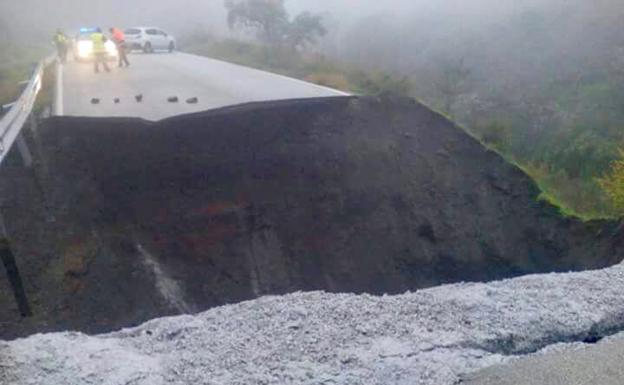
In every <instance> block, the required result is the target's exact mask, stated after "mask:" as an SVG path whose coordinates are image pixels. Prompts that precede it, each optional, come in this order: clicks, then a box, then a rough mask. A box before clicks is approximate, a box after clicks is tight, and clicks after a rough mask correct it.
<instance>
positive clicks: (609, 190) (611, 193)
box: [598, 150, 624, 215]
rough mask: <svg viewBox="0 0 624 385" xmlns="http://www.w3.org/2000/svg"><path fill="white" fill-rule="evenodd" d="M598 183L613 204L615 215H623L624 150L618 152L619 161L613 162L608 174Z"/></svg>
mask: <svg viewBox="0 0 624 385" xmlns="http://www.w3.org/2000/svg"><path fill="white" fill-rule="evenodd" d="M598 183H599V184H600V187H602V189H603V191H604V192H605V194H607V196H608V197H609V199H610V200H611V202H612V203H613V207H614V208H615V210H616V213H617V215H624V150H620V159H618V160H615V161H613V163H612V164H611V170H610V172H609V173H608V174H607V175H606V176H604V177H602V178H600V179H599V180H598Z"/></svg>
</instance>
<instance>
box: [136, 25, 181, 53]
mask: <svg viewBox="0 0 624 385" xmlns="http://www.w3.org/2000/svg"><path fill="white" fill-rule="evenodd" d="M124 34H125V35H126V44H127V46H128V49H129V50H142V51H143V52H145V53H152V52H154V51H157V50H167V51H169V52H173V51H174V50H175V49H176V39H175V38H174V37H173V36H171V35H170V34H168V33H167V32H165V31H163V30H162V29H160V28H155V27H133V28H128V29H126V30H125V31H124Z"/></svg>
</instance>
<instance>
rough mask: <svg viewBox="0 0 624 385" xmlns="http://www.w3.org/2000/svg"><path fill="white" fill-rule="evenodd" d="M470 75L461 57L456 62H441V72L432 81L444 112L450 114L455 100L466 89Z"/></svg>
mask: <svg viewBox="0 0 624 385" xmlns="http://www.w3.org/2000/svg"><path fill="white" fill-rule="evenodd" d="M470 75H471V71H470V69H469V68H468V67H466V64H465V63H464V59H463V58H462V59H460V60H459V61H457V62H454V61H452V60H447V61H446V62H444V63H443V64H442V73H441V74H440V76H439V77H438V78H437V79H436V80H435V81H434V82H435V86H436V89H437V92H438V93H439V94H440V97H441V99H442V103H443V106H444V107H443V108H444V112H445V113H447V114H449V115H452V112H453V111H452V109H453V106H454V105H455V102H456V101H457V99H458V98H459V96H460V95H461V94H462V93H464V92H465V91H466V85H467V84H466V83H467V81H468V79H469V78H470Z"/></svg>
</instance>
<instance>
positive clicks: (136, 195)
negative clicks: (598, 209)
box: [0, 97, 623, 338]
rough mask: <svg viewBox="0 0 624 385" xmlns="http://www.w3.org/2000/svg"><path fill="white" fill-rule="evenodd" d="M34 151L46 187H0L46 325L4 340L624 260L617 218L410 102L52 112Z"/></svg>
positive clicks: (21, 326)
mask: <svg viewBox="0 0 624 385" xmlns="http://www.w3.org/2000/svg"><path fill="white" fill-rule="evenodd" d="M29 140H30V141H31V142H33V147H34V148H36V149H37V151H36V153H37V157H38V159H39V160H38V162H37V163H36V168H35V170H34V172H33V173H32V174H33V175H34V176H36V178H34V177H33V178H34V179H36V180H37V181H36V182H33V181H32V180H30V179H28V178H27V177H25V178H22V179H20V183H15V182H14V183H12V184H11V185H9V186H6V187H3V188H5V189H8V190H10V191H13V193H12V194H10V197H12V198H10V199H13V200H9V202H7V204H6V205H5V206H6V209H5V210H4V213H3V214H4V215H5V218H6V219H7V227H8V229H9V232H10V233H11V235H12V237H13V241H14V244H15V251H16V254H17V260H18V263H19V264H20V269H21V271H22V272H23V276H24V278H25V282H26V283H27V284H26V291H27V294H28V296H29V298H31V299H32V302H33V303H34V304H35V305H34V309H33V312H34V313H35V317H33V319H32V320H31V321H29V322H27V323H19V322H17V321H14V320H0V321H3V322H4V324H6V325H9V326H8V327H7V328H6V330H7V331H6V332H5V333H6V334H7V335H20V334H24V333H27V332H33V331H44V330H49V329H52V330H58V329H61V328H70V329H74V330H82V331H87V332H102V331H107V330H112V329H116V328H120V327H124V326H129V325H135V324H137V323H139V322H142V321H145V320H147V319H150V318H155V317H159V316H163V315H168V314H176V313H180V312H188V311H198V310H204V309H207V308H210V307H213V306H218V305H223V304H228V303H234V302H239V301H243V300H247V299H252V298H256V297H258V296H262V295H269V294H283V293H290V292H295V291H300V290H301V291H310V290H326V291H330V292H355V293H372V294H384V293H389V294H395V293H402V292H405V291H408V290H416V289H419V288H424V287H430V286H435V285H439V284H443V283H450V282H458V281H487V280H494V279H501V278H506V277H513V276H518V275H523V274H529V273H540V272H551V271H570V270H583V269H589V268H600V267H605V266H609V265H612V264H614V263H617V262H619V261H620V260H622V257H623V256H622V251H621V250H623V248H621V247H619V246H621V242H622V235H621V231H619V230H618V226H617V224H616V223H611V222H606V221H605V222H592V223H584V222H582V221H579V220H575V219H572V218H567V217H562V216H561V215H560V214H559V212H558V210H557V209H556V208H554V207H552V206H550V205H549V204H547V203H545V202H542V201H540V200H538V199H537V198H538V196H539V194H540V191H539V189H538V187H537V186H536V184H535V183H534V182H533V181H532V180H531V179H530V178H529V177H528V176H527V175H525V174H524V173H523V172H522V171H521V170H520V169H518V168H517V167H516V166H514V165H512V164H509V163H507V162H506V161H505V160H504V159H503V158H502V157H500V156H499V155H498V154H497V153H495V152H493V151H490V150H488V149H487V148H485V147H484V146H482V145H481V144H480V143H479V142H478V141H476V140H475V139H474V138H473V137H471V136H470V135H468V134H466V133H465V132H464V131H463V130H462V129H461V128H459V127H458V126H456V125H454V124H453V123H452V122H450V121H448V120H447V119H446V118H444V117H442V116H441V115H439V114H437V113H435V112H433V111H431V110H430V109H428V108H426V107H424V106H422V105H420V104H418V103H417V102H415V101H413V100H406V99H392V98H390V99H377V98H364V97H339V98H321V99H302V100H287V101H275V102H263V103H252V104H246V105H240V106H234V107H228V108H224V109H219V110H213V111H207V112H203V113H197V114H191V115H185V116H180V117H175V118H170V119H167V120H163V121H160V122H147V121H143V120H139V119H120V118H115V119H112V118H111V119H108V118H106V119H104V118H75V117H57V118H51V119H48V120H47V121H45V122H44V124H43V125H42V126H41V127H40V129H39V131H38V132H37V135H33V137H31V138H30V139H29ZM24 213H28V215H24ZM49 216H52V217H53V218H54V220H53V221H42V220H37V218H42V217H49ZM42 250H45V251H46V252H42ZM0 299H1V297H0ZM11 306H13V305H11V304H10V301H8V300H7V301H3V302H0V310H2V311H0V314H6V313H7V312H9V311H10V309H11ZM54 309H62V311H54ZM5 310H6V311H5ZM1 337H2V336H0V338H1Z"/></svg>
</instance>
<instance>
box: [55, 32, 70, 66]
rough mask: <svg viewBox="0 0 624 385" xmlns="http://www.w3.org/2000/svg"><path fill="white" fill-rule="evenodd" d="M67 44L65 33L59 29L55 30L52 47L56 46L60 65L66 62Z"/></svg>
mask: <svg viewBox="0 0 624 385" xmlns="http://www.w3.org/2000/svg"><path fill="white" fill-rule="evenodd" d="M67 43H68V41H67V36H65V33H63V31H62V30H61V29H60V28H59V29H57V30H56V33H55V34H54V45H55V46H56V53H57V55H58V59H59V60H60V61H61V63H65V62H66V61H67Z"/></svg>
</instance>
